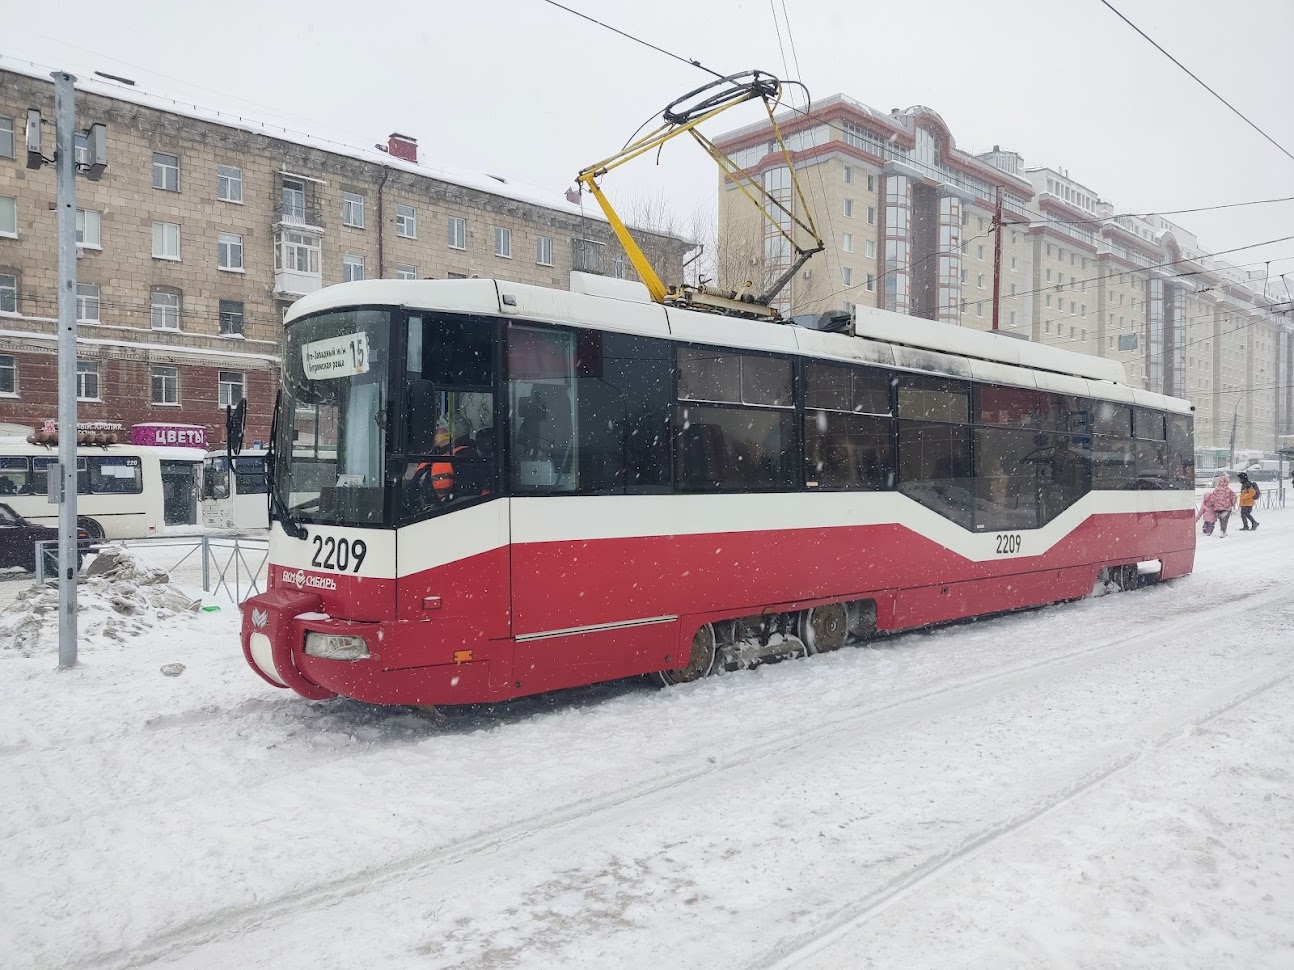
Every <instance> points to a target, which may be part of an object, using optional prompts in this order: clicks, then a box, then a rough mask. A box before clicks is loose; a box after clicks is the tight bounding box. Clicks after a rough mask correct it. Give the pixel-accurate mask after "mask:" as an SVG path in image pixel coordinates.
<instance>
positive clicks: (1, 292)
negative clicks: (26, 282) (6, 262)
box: [0, 273, 18, 313]
mask: <svg viewBox="0 0 1294 970" xmlns="http://www.w3.org/2000/svg"><path fill="white" fill-rule="evenodd" d="M17 312H18V277H17V275H16V274H14V273H0V313H17Z"/></svg>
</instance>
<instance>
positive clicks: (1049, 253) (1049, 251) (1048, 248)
mask: <svg viewBox="0 0 1294 970" xmlns="http://www.w3.org/2000/svg"><path fill="white" fill-rule="evenodd" d="M1047 255H1048V256H1050V255H1051V243H1047Z"/></svg>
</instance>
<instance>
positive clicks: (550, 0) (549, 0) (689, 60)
mask: <svg viewBox="0 0 1294 970" xmlns="http://www.w3.org/2000/svg"><path fill="white" fill-rule="evenodd" d="M543 2H544V3H546V4H548V5H549V6H552V7H556V8H557V9H559V10H565V11H566V12H567V13H569V14H574V15H575V16H576V17H579V18H580V19H581V20H587V21H588V22H589V23H591V24H597V25H598V26H599V27H604V28H606V29H607V30H609V31H611V32H612V33H613V34H619V35H620V36H621V37H623V38H625V39H626V40H631V41H633V42H634V43H635V44H642V45H643V46H644V47H650V48H651V49H652V50H654V51H656V52H658V53H661V54H664V55H665V56H666V57H672V58H674V60H676V61H680V62H682V63H683V64H688V65H691V66H692V67H695V68H699V69H700V70H702V71H705V72H706V73H707V74H713V75H714V76H715V77H717V78H724V77H726V76H727V75H724V74H720V73H719V72H718V71H713V70H711V69H710V68H708V67H706V66H705V65H704V64H702V63H701V62H700V61H698V60H697V59H696V58H693V57H684V56H683V55H682V54H675V53H674V52H673V51H667V50H666V49H665V48H664V47H658V46H657V45H655V44H653V43H652V42H651V41H648V40H643V39H642V38H641V37H636V36H634V35H633V34H631V33H629V32H628V31H624V30H621V29H620V28H619V27H612V26H611V25H610V24H608V23H603V22H602V21H601V20H598V19H597V18H596V17H590V16H589V15H588V14H586V13H581V12H580V11H579V10H575V9H574V8H572V7H568V6H566V5H565V4H562V3H558V2H557V0H543Z"/></svg>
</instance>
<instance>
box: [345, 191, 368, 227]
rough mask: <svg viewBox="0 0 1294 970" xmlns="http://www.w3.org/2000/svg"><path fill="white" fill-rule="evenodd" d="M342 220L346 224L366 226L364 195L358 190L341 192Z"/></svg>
mask: <svg viewBox="0 0 1294 970" xmlns="http://www.w3.org/2000/svg"><path fill="white" fill-rule="evenodd" d="M341 222H342V225H344V226H352V227H354V228H356V229H363V228H364V196H362V195H360V194H359V193H358V192H343V193H342V194H341Z"/></svg>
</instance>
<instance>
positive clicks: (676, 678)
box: [655, 623, 719, 687]
mask: <svg viewBox="0 0 1294 970" xmlns="http://www.w3.org/2000/svg"><path fill="white" fill-rule="evenodd" d="M718 655H719V638H718V637H717V636H715V632H714V624H712V623H706V624H705V625H703V626H702V627H701V628H700V629H698V630H697V631H696V634H695V635H694V636H693V637H692V650H691V653H690V654H689V655H688V660H687V665H686V666H683V667H674V668H672V669H670V670H658V671H656V673H655V677H656V681H657V682H658V683H659V684H660V685H661V686H662V687H672V686H673V685H675V684H690V683H692V682H693V681H695V680H700V679H701V678H702V677H708V676H710V674H711V673H712V672H713V671H714V665H715V660H716V659H717V657H718Z"/></svg>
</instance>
